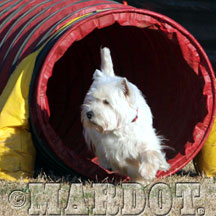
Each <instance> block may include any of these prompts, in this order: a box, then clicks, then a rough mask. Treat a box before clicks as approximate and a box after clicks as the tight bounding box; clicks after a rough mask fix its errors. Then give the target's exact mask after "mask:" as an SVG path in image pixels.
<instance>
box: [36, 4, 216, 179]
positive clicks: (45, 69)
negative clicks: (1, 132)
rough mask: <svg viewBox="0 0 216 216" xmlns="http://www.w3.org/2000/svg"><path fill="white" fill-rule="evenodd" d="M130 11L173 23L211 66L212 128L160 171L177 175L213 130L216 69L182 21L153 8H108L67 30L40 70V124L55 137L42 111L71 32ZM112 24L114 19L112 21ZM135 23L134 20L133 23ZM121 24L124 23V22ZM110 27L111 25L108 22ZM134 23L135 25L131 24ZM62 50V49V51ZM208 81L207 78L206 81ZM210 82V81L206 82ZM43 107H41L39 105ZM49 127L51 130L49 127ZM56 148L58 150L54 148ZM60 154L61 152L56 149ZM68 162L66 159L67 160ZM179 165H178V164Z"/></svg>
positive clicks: (119, 18)
mask: <svg viewBox="0 0 216 216" xmlns="http://www.w3.org/2000/svg"><path fill="white" fill-rule="evenodd" d="M126 13H133V14H138V15H141V16H142V15H144V16H145V15H148V16H150V17H151V18H152V19H156V20H157V21H158V22H160V21H163V22H165V23H167V24H169V25H170V26H172V27H173V28H175V29H177V30H178V31H179V32H180V33H181V34H183V35H184V36H186V37H187V39H189V41H190V43H191V44H192V45H193V46H194V47H195V48H196V50H197V52H198V53H199V55H200V56H201V57H202V59H203V60H204V62H205V64H206V67H207V72H208V76H209V78H210V80H211V82H210V83H208V85H209V86H210V85H211V97H210V103H209V106H210V108H209V107H208V114H207V115H206V118H205V120H204V122H203V124H204V123H207V125H208V127H207V129H206V130H205V133H204V135H203V137H202V139H199V140H197V139H195V140H194V143H193V144H196V147H197V148H196V150H195V151H194V152H192V153H190V155H183V156H182V157H180V158H178V160H176V161H175V163H174V165H175V166H174V165H173V166H172V168H171V169H170V170H169V171H168V172H167V173H163V172H161V173H159V174H158V177H162V176H168V175H171V174H174V173H175V172H177V171H178V170H180V169H181V168H183V167H184V166H185V165H186V164H187V163H189V162H190V161H191V160H192V159H193V158H194V157H195V156H196V155H197V153H198V152H199V151H200V150H201V148H202V146H203V145H204V142H205V141H206V139H207V137H208V135H209V133H210V130H211V128H212V126H213V122H214V118H215V115H216V109H215V104H216V102H215V101H216V100H215V99H216V98H215V95H216V94H215V93H216V86H215V82H214V80H215V77H214V71H213V68H212V66H211V63H210V61H209V59H208V57H207V55H206V53H205V51H204V50H203V48H202V47H201V45H200V44H199V43H198V42H197V40H196V39H195V38H194V37H193V36H192V35H191V34H190V33H189V32H188V31H187V30H186V29H184V28H183V27H182V26H181V25H179V24H178V23H176V22H175V21H173V20H172V19H170V18H168V17H166V16H164V15H161V14H158V13H155V12H152V11H148V10H143V9H135V8H128V7H127V8H126V9H112V10H108V11H103V12H100V13H98V14H95V15H93V16H91V17H88V18H86V19H84V20H82V21H80V22H79V23H78V24H77V25H75V26H73V27H72V28H70V29H69V30H68V31H67V32H66V33H64V35H62V36H61V38H60V39H59V40H58V41H57V42H56V43H55V45H54V46H53V47H52V48H51V50H50V51H49V53H48V55H47V56H46V59H45V61H44V64H43V66H42V69H41V71H40V75H39V81H38V85H37V104H38V105H39V106H37V108H36V109H35V110H36V114H37V116H38V121H39V123H40V125H42V127H41V130H42V132H43V133H44V135H45V136H46V138H47V139H48V140H49V141H50V140H51V137H52V136H53V131H52V127H51V125H49V123H48V122H47V121H46V124H48V125H46V127H44V122H45V120H46V119H45V118H44V117H43V113H42V112H41V110H49V104H48V101H47V98H46V90H47V84H48V79H49V77H50V76H51V75H52V70H53V67H54V64H55V62H56V61H57V60H58V59H59V58H61V57H62V56H63V55H64V53H65V52H66V50H67V49H68V48H69V47H70V46H71V45H72V44H73V42H74V41H76V40H74V41H73V40H71V36H70V34H71V32H73V31H74V32H76V31H79V28H80V26H82V25H84V24H85V23H87V22H89V21H91V20H94V19H100V18H101V17H104V16H108V15H111V14H118V15H120V14H126ZM121 19H123V18H122V17H121V16H118V20H116V21H117V22H119V24H120V22H121V21H122V20H121ZM127 21H128V23H130V20H127ZM110 23H111V24H113V23H112V21H111V22H110ZM130 24H131V23H130ZM120 25H121V24H120ZM106 26H109V25H106ZM106 26H102V28H104V27H106ZM131 26H132V24H131ZM95 28H96V26H95V27H94V29H95ZM89 33H91V30H90V31H89V32H87V33H85V35H82V36H81V38H80V39H82V38H84V37H85V36H86V35H87V34H89ZM63 41H67V42H68V43H67V45H65V44H66V43H65V44H64V46H62V44H61V43H62V42H63ZM59 50H60V51H59ZM205 84H206V81H205ZM206 85H207V84H206ZM39 107H40V108H39ZM48 128H49V129H50V130H48ZM195 130H196V128H195V129H194V131H195ZM53 150H54V151H55V149H53ZM55 153H57V152H55ZM64 162H65V161H64ZM176 165H177V167H176Z"/></svg>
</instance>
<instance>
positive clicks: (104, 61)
mask: <svg viewBox="0 0 216 216" xmlns="http://www.w3.org/2000/svg"><path fill="white" fill-rule="evenodd" d="M100 54H101V71H102V72H103V73H104V74H106V75H108V76H115V73H114V70H113V63H112V58H111V55H110V49H109V48H107V47H104V48H101V50H100Z"/></svg>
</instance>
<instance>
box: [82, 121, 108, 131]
mask: <svg viewBox="0 0 216 216" xmlns="http://www.w3.org/2000/svg"><path fill="white" fill-rule="evenodd" d="M83 123H84V126H85V127H88V128H94V129H95V130H97V131H98V132H99V133H105V130H104V129H103V127H102V126H100V125H99V124H97V123H96V122H94V121H92V120H88V121H85V122H83Z"/></svg>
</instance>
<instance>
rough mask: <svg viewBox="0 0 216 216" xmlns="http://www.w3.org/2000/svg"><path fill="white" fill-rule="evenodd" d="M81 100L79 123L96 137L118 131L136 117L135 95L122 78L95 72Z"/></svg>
mask: <svg viewBox="0 0 216 216" xmlns="http://www.w3.org/2000/svg"><path fill="white" fill-rule="evenodd" d="M93 80H94V81H93V83H92V85H91V87H90V89H89V91H88V93H87V95H86V97H85V99H84V103H83V105H82V112H81V120H82V122H83V125H84V126H85V127H91V128H95V129H96V130H98V131H99V132H100V133H106V132H109V131H113V130H115V129H118V128H121V127H122V126H123V125H125V124H128V123H129V122H131V121H132V120H133V118H134V117H135V116H136V107H134V104H135V103H134V100H135V95H134V94H133V92H132V86H130V83H129V82H128V81H127V80H126V78H121V77H117V76H115V75H112V76H110V75H108V74H106V73H104V72H102V71H99V70H96V71H95V73H94V75H93Z"/></svg>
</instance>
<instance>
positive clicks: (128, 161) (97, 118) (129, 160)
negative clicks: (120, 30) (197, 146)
mask: <svg viewBox="0 0 216 216" xmlns="http://www.w3.org/2000/svg"><path fill="white" fill-rule="evenodd" d="M93 80H94V81H93V83H92V85H91V87H90V89H89V91H88V93H87V95H86V97H85V99H84V103H83V105H82V112H81V120H82V123H83V126H84V137H85V140H86V142H87V144H88V146H89V147H90V148H91V149H92V150H93V151H94V152H95V154H96V155H97V156H98V159H99V163H100V165H101V166H102V167H104V168H106V169H110V168H111V169H112V170H117V171H118V172H119V173H120V174H122V175H128V176H129V177H130V178H131V181H138V182H143V183H144V182H145V183H146V182H149V181H150V180H152V179H154V178H155V177H156V173H157V171H158V170H163V171H167V170H168V169H169V164H168V163H167V161H166V159H165V154H164V153H163V151H162V150H163V148H162V145H161V138H160V137H159V136H158V135H157V134H156V132H155V129H154V128H153V125H152V113H151V110H150V108H149V106H148V105H147V103H146V100H145V99H144V97H143V96H142V93H141V92H140V90H139V89H138V88H137V87H136V86H135V85H133V84H132V83H130V82H129V81H128V80H127V79H126V78H122V77H119V76H115V74H114V70H113V63H112V59H111V55H110V50H109V49H108V48H106V47H105V48H103V49H101V70H96V71H95V73H94V75H93ZM88 112H91V114H92V115H91V116H90V118H88V117H87V113H88ZM136 117H137V118H136Z"/></svg>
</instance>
